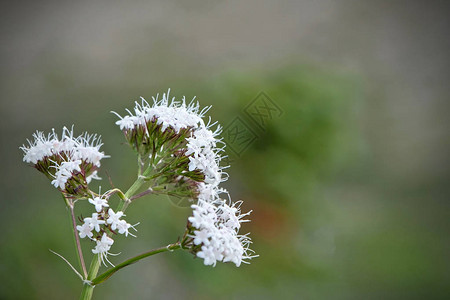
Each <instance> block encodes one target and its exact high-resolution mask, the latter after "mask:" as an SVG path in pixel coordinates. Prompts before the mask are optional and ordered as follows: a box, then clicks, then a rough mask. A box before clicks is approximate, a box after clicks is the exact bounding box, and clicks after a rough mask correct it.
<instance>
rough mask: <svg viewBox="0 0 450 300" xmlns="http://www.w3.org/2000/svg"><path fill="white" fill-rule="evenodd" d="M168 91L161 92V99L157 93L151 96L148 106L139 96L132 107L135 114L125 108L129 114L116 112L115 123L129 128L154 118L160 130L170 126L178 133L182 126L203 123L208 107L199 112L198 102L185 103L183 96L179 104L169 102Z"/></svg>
mask: <svg viewBox="0 0 450 300" xmlns="http://www.w3.org/2000/svg"><path fill="white" fill-rule="evenodd" d="M169 92H170V90H169ZM169 92H168V93H167V94H163V97H162V99H161V100H158V95H157V96H156V98H155V97H152V99H153V106H150V104H149V103H148V102H147V101H146V100H145V99H144V98H142V97H141V99H142V103H141V104H139V103H138V102H136V106H135V108H134V112H135V115H133V114H132V113H131V112H130V111H129V110H127V111H128V113H129V115H127V116H124V117H121V116H120V115H118V114H117V113H116V115H117V116H118V117H119V118H120V120H119V121H117V122H116V124H117V125H119V126H120V129H121V130H124V129H128V130H131V129H133V128H135V127H137V126H139V125H142V126H144V127H145V125H146V123H147V122H149V121H152V120H154V119H155V120H156V122H157V124H158V125H162V128H161V129H162V131H164V130H166V129H167V128H168V127H172V128H173V129H174V130H175V131H176V132H177V133H178V132H180V130H181V129H182V128H188V127H194V128H195V127H197V126H198V124H199V123H203V120H202V116H203V115H204V114H205V113H206V112H207V111H208V109H209V107H206V108H204V109H203V110H202V111H201V112H199V107H200V106H199V104H198V103H194V102H193V101H192V102H191V103H190V104H189V105H186V102H185V98H183V100H182V103H181V105H180V103H179V102H177V101H174V99H172V101H171V102H170V103H169Z"/></svg>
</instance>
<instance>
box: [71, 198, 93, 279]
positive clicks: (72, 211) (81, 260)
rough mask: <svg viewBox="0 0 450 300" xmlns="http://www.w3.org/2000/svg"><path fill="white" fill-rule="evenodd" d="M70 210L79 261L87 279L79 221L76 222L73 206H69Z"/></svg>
mask: <svg viewBox="0 0 450 300" xmlns="http://www.w3.org/2000/svg"><path fill="white" fill-rule="evenodd" d="M69 209H70V215H71V217H72V229H73V234H74V236H75V245H76V247H77V252H78V260H79V261H80V265H81V269H82V270H83V275H84V278H86V277H87V276H88V274H87V271H86V265H85V263H84V258H83V251H82V250H81V243H80V237H79V236H78V231H77V221H76V220H75V213H74V210H73V204H70V205H69Z"/></svg>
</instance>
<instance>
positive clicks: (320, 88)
mask: <svg viewBox="0 0 450 300" xmlns="http://www.w3.org/2000/svg"><path fill="white" fill-rule="evenodd" d="M447 11H448V5H446V2H444V1H440V2H439V1H427V2H425V1H368V0H367V1H356V0H353V1H351V0H349V1H344V0H339V1H284V0H283V1H276V2H275V1H268V0H263V1H226V2H225V1H208V2H206V1H189V2H187V1H175V0H172V1H153V2H147V1H130V2H128V1H127V2H119V1H76V2H69V1H67V2H64V1H54V2H52V1H36V2H32V1H28V2H23V1H22V2H21V1H18V2H14V3H13V4H12V3H11V4H9V5H5V6H3V9H2V11H1V13H0V14H1V18H0V23H1V31H0V38H1V41H2V42H1V45H0V53H1V62H2V69H1V72H0V76H1V81H0V88H1V90H0V93H1V102H0V107H1V112H0V117H1V118H0V122H1V123H0V124H1V127H0V131H1V137H2V143H1V146H0V151H1V157H2V158H3V159H2V172H1V174H2V175H1V176H2V178H1V181H0V185H1V190H2V198H1V209H0V216H1V218H0V224H1V229H2V230H1V234H0V281H1V284H0V298H1V299H76V298H78V295H79V293H80V291H81V283H80V282H79V279H78V278H77V277H76V276H75V275H74V274H73V273H72V272H71V271H70V270H69V269H68V267H67V266H66V265H65V264H64V262H63V261H62V260H60V259H59V258H57V257H56V256H55V255H53V254H52V253H50V252H49V251H48V249H52V250H54V251H56V252H58V253H61V254H62V255H64V256H65V257H67V258H68V259H69V260H70V261H72V262H75V261H76V256H75V250H74V247H73V240H72V237H71V235H70V234H71V229H70V222H69V214H68V212H67V211H66V210H65V207H64V203H63V201H62V199H61V197H60V196H59V195H58V193H57V191H56V190H55V189H54V188H53V187H52V186H51V185H50V183H49V182H48V181H47V179H46V178H45V177H44V176H42V175H41V174H39V173H38V172H37V171H35V170H34V169H32V168H30V167H29V166H27V165H26V164H24V163H23V162H22V152H21V151H20V150H19V146H21V145H22V144H23V143H25V141H26V139H27V138H30V137H31V134H32V133H33V132H34V131H35V130H44V131H46V132H48V131H49V130H51V128H55V129H56V130H57V131H60V128H62V126H64V125H67V126H70V125H71V124H75V131H76V132H77V133H81V132H82V131H88V132H94V133H99V134H101V135H102V137H103V141H104V146H103V147H102V150H103V151H105V153H107V154H109V155H111V158H110V159H105V160H104V162H103V164H102V169H101V172H100V174H101V176H102V177H103V178H104V180H103V181H102V182H101V186H102V187H103V190H106V189H108V188H109V187H110V185H109V182H108V180H107V178H108V175H109V176H110V177H111V180H112V182H113V183H114V185H116V186H118V187H120V188H122V189H126V188H127V187H128V186H129V185H130V184H131V183H132V182H133V181H134V177H135V173H136V169H135V166H136V163H135V157H134V155H133V153H132V151H131V150H130V149H129V148H128V147H127V145H125V144H124V139H123V137H122V133H121V132H120V130H119V129H118V128H117V126H115V125H114V122H115V120H116V117H115V116H114V115H112V114H110V113H109V112H110V111H111V110H114V111H117V112H119V113H123V112H124V109H125V108H127V107H128V108H131V107H132V106H133V101H135V100H138V99H139V96H143V97H145V98H147V99H150V98H151V96H153V95H155V94H156V93H158V92H159V93H162V92H165V91H166V90H167V89H168V88H171V90H172V95H174V96H177V97H181V96H182V95H186V97H187V98H188V99H189V98H191V97H193V96H197V99H198V100H199V101H200V103H201V104H202V105H203V106H206V105H213V108H212V109H211V110H210V114H211V116H212V117H213V119H214V120H218V121H219V122H220V123H221V124H222V125H223V126H227V125H229V124H231V122H233V120H234V119H235V118H236V117H240V118H241V120H242V121H243V122H244V123H245V124H247V126H248V128H250V129H249V130H250V131H251V132H253V133H254V134H255V136H256V138H255V140H254V142H253V143H251V144H250V145H249V147H248V148H247V149H246V150H245V151H243V152H242V153H241V154H240V155H235V154H234V153H231V152H229V160H230V162H231V165H232V166H231V168H230V170H229V173H230V179H229V180H228V182H226V184H225V186H226V187H227V188H228V189H229V191H230V194H231V196H232V197H233V199H235V200H238V199H243V200H244V201H245V202H244V210H250V209H252V210H253V213H252V217H251V219H252V222H251V223H248V224H245V225H244V227H243V232H247V231H250V232H251V233H252V237H253V241H254V245H253V249H254V250H255V251H256V252H257V253H258V254H259V255H260V257H259V258H257V259H255V260H253V261H252V264H250V265H243V266H242V267H240V268H236V267H234V266H233V265H230V264H218V265H217V266H216V267H215V268H211V267H206V266H204V265H203V264H202V262H201V261H200V260H197V259H193V257H192V256H191V255H190V254H189V253H184V252H175V253H172V254H170V253H165V254H161V255H159V256H154V257H151V258H148V259H146V260H144V261H142V262H141V263H139V264H136V265H133V266H130V267H128V268H126V269H124V270H123V271H121V272H119V273H118V274H117V275H115V276H113V277H112V278H111V279H110V280H109V281H107V282H106V283H104V284H102V285H101V286H99V287H97V288H96V289H95V293H94V298H96V299H130V298H132V299H176V298H178V299H179V298H181V299H448V298H449V296H450V285H449V283H450V275H449V270H450V263H449V259H448V254H449V250H450V240H449V237H448V228H449V227H450V226H449V217H450V207H449V202H448V195H449V184H448V182H449V179H450V172H449V155H448V154H449V150H450V149H449V148H450V135H449V130H448V128H449V119H448V108H449V104H448V99H449V95H450V91H449V86H448V78H449V67H450V66H449V53H450V51H449V50H450V45H449V39H448V28H449V25H450V24H449V23H450V22H449V19H448V17H447V15H446V12H447ZM260 92H265V93H266V94H267V95H268V96H269V97H270V99H271V101H273V103H275V104H276V105H277V106H278V107H279V108H280V109H281V110H282V113H281V115H280V116H278V115H277V116H273V117H272V118H270V119H268V120H266V123H265V125H264V127H263V128H259V127H258V126H256V124H255V123H254V122H253V121H252V120H251V119H250V118H249V117H248V115H246V114H245V108H246V107H247V106H248V105H249V104H251V103H252V101H253V100H254V99H255V98H256V97H257V95H259V93H260ZM107 174H108V175H107ZM85 208H87V205H86V204H82V205H80V206H79V207H78V208H77V210H78V213H82V212H83V211H86V210H85ZM189 213H190V211H189V209H188V208H183V207H178V206H176V205H173V203H172V202H171V201H170V200H169V199H167V198H164V197H161V198H154V199H152V198H143V199H140V200H139V201H137V202H136V203H135V204H133V205H132V206H131V207H130V208H129V210H128V211H127V215H128V217H127V220H129V221H130V222H132V223H133V222H141V223H140V225H139V226H138V229H139V232H138V238H136V239H134V238H130V237H129V238H126V239H125V238H123V239H117V240H116V243H115V244H114V246H113V252H121V253H122V254H121V255H120V256H118V257H114V258H112V261H113V262H115V263H118V262H120V261H121V260H123V259H125V258H127V257H130V256H132V255H135V254H138V253H140V252H142V251H145V250H148V249H151V248H155V247H159V246H162V245H166V244H168V243H171V242H174V241H175V240H176V238H177V237H178V236H179V235H180V234H182V233H183V229H184V225H185V222H186V217H187V216H188V215H189ZM84 246H85V255H87V256H89V255H88V253H89V251H90V247H91V245H89V244H88V243H84Z"/></svg>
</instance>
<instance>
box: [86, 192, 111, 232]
mask: <svg viewBox="0 0 450 300" xmlns="http://www.w3.org/2000/svg"><path fill="white" fill-rule="evenodd" d="M89 203H91V204H92V205H94V206H95V210H96V211H97V212H101V211H102V209H103V207H109V204H108V201H107V200H106V199H102V198H100V197H94V199H89ZM97 231H98V230H97Z"/></svg>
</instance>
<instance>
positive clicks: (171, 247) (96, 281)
mask: <svg viewBox="0 0 450 300" xmlns="http://www.w3.org/2000/svg"><path fill="white" fill-rule="evenodd" d="M180 248H181V244H180V242H177V243H175V244H170V245H168V246H165V247H160V248H156V249H153V250H150V251H148V252H144V253H142V254H140V255H137V256H135V257H132V258H130V259H127V260H126V261H124V262H123V263H121V264H118V265H117V266H115V267H114V268H111V269H109V270H107V271H106V272H104V273H103V274H101V275H99V276H97V277H96V278H95V279H93V280H92V284H94V285H97V284H99V283H102V282H104V281H105V280H107V279H108V278H109V277H111V276H112V275H113V274H114V273H116V272H117V271H119V270H120V269H122V268H125V267H126V266H129V265H131V264H134V263H135V262H137V261H139V260H141V259H143V258H146V257H149V256H152V255H155V254H158V253H162V252H166V251H174V250H177V249H180Z"/></svg>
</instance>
